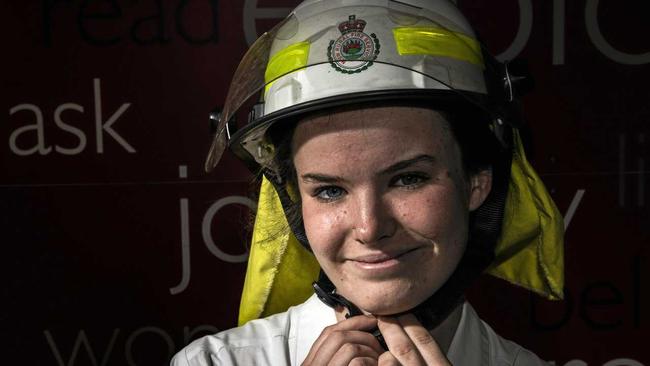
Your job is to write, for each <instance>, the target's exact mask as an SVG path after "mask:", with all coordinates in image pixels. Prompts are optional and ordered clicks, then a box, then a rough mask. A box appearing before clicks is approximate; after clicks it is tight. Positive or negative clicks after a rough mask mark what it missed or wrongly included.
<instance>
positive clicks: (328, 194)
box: [314, 186, 345, 201]
mask: <svg viewBox="0 0 650 366" xmlns="http://www.w3.org/2000/svg"><path fill="white" fill-rule="evenodd" d="M343 194H345V191H344V190H343V188H340V187H335V186H327V187H320V188H318V189H317V190H316V192H315V194H314V196H315V197H317V198H318V199H320V200H322V201H334V200H337V199H339V198H341V197H342V196H343Z"/></svg>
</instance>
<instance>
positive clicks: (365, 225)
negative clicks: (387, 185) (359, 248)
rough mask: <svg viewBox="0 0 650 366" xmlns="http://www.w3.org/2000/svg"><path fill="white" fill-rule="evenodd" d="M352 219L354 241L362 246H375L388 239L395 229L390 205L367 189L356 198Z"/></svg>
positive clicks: (395, 225) (395, 224)
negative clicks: (354, 212) (353, 217)
mask: <svg viewBox="0 0 650 366" xmlns="http://www.w3.org/2000/svg"><path fill="white" fill-rule="evenodd" d="M356 204H357V207H356V215H355V219H354V227H353V235H354V239H355V240H356V241H357V242H359V243H361V244H364V245H376V244H379V242H380V241H381V240H382V239H386V238H390V237H392V236H393V235H394V234H395V230H396V228H397V223H396V220H395V218H394V216H393V212H392V209H391V205H390V203H389V202H387V201H386V200H385V199H384V198H383V197H382V196H381V195H380V194H378V193H377V192H375V191H374V190H371V189H368V190H366V191H364V192H363V193H362V194H360V195H359V196H358V199H357V202H356Z"/></svg>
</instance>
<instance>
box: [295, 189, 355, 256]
mask: <svg viewBox="0 0 650 366" xmlns="http://www.w3.org/2000/svg"><path fill="white" fill-rule="evenodd" d="M345 215H346V211H345V210H344V209H335V208H328V207H323V205H322V204H314V203H310V202H309V201H307V202H305V201H303V205H302V217H303V223H304V225H305V234H306V235H307V240H309V245H310V246H311V248H312V251H313V252H314V254H315V255H316V256H317V257H320V256H327V257H334V256H335V255H336V253H337V252H338V248H339V247H340V244H339V243H341V242H342V238H343V236H344V229H343V227H342V223H343V222H345V220H344V217H345Z"/></svg>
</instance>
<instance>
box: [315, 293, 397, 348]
mask: <svg viewBox="0 0 650 366" xmlns="http://www.w3.org/2000/svg"><path fill="white" fill-rule="evenodd" d="M312 286H313V287H314V292H316V296H318V298H319V299H320V301H322V302H323V303H324V304H325V305H327V306H329V307H331V308H332V309H336V308H337V307H338V306H342V307H344V308H345V309H346V310H347V311H348V313H347V314H345V318H346V319H347V318H350V317H353V316H357V315H363V313H362V312H361V310H360V309H359V308H358V307H357V306H356V305H354V304H353V303H351V302H350V301H348V300H347V299H346V298H345V297H343V296H341V295H339V294H337V293H336V292H334V290H332V291H325V290H323V288H322V287H321V285H320V284H319V283H318V282H314V283H312ZM369 333H370V334H372V335H373V336H374V337H375V339H377V342H379V345H380V346H382V347H383V348H384V350H386V351H388V346H387V345H386V341H385V340H384V336H383V335H382V334H381V332H380V331H379V329H378V328H375V329H372V330H370V331H369Z"/></svg>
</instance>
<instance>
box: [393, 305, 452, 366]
mask: <svg viewBox="0 0 650 366" xmlns="http://www.w3.org/2000/svg"><path fill="white" fill-rule="evenodd" d="M397 320H398V321H399V323H400V324H401V325H402V329H404V331H405V332H406V334H407V336H408V337H409V338H410V339H411V341H412V342H413V344H415V347H416V348H417V349H418V351H419V353H420V355H421V356H422V358H423V359H424V361H425V362H426V364H427V365H451V363H450V362H449V360H448V359H447V357H446V356H445V354H444V353H443V352H442V350H441V349H440V347H439V346H438V342H436V340H435V339H434V338H433V336H432V335H431V333H429V331H428V330H427V329H426V328H424V327H423V326H422V324H420V322H419V321H418V319H417V318H416V317H415V315H413V314H406V315H402V316H399V317H398V318H397Z"/></svg>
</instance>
